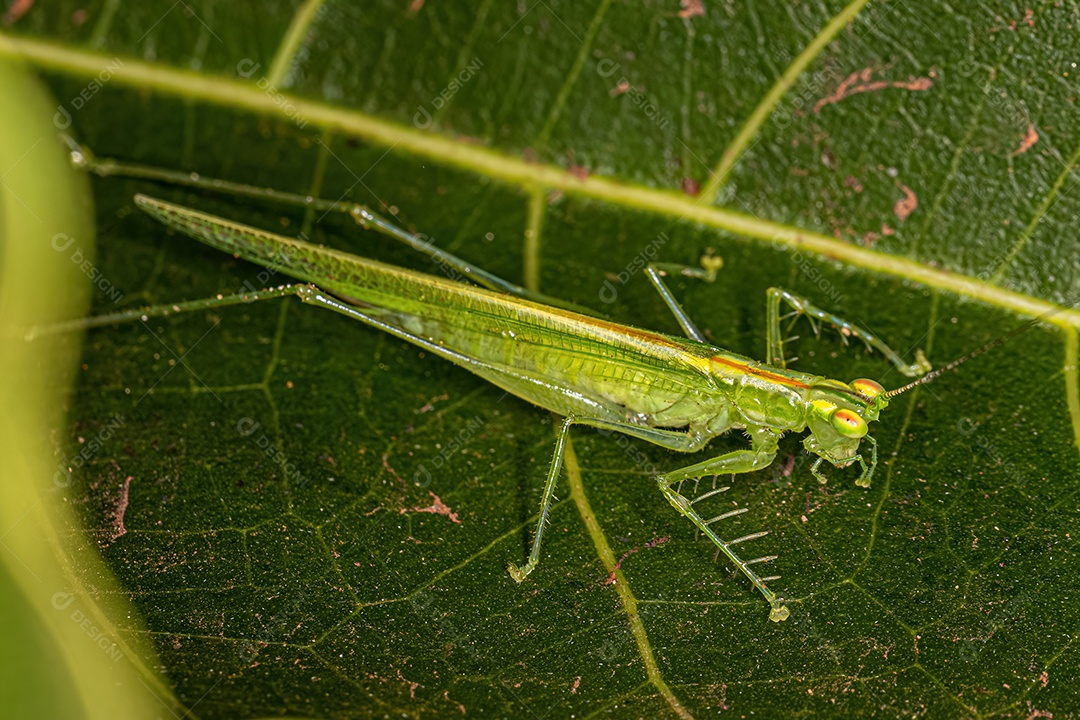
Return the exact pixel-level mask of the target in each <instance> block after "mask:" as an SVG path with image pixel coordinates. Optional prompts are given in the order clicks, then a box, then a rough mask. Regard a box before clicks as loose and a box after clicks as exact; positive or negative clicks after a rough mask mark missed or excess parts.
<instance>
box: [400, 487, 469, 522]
mask: <svg viewBox="0 0 1080 720" xmlns="http://www.w3.org/2000/svg"><path fill="white" fill-rule="evenodd" d="M428 495H430V496H431V505H428V506H427V507H414V508H412V509H409V508H402V509H401V511H400V512H401V514H402V515H404V514H405V513H407V512H421V513H432V514H434V515H445V516H446V517H448V518H450V522H454V523H457V524H458V525H460V524H461V520H459V519H458V514H457V513H456V512H454V511H453V510H451V509H450V506H449V505H447V504H446V503H444V502H443V501H442V499H441V498H440V497H439V496H438V495H436V494H435V493H433V492H431V491H430V490H428Z"/></svg>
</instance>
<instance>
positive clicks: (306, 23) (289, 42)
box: [266, 0, 326, 88]
mask: <svg viewBox="0 0 1080 720" xmlns="http://www.w3.org/2000/svg"><path fill="white" fill-rule="evenodd" d="M325 3H326V0H307V2H305V3H304V4H303V5H301V6H300V9H299V10H297V11H296V14H295V15H293V19H292V22H290V23H289V29H288V30H286V31H285V37H284V38H282V40H281V45H279V46H278V49H277V52H276V53H274V60H273V62H271V63H270V72H268V73H267V74H266V82H267V83H268V84H269V85H270V86H271V87H275V88H276V87H280V86H281V85H282V84H283V83H285V82H286V80H287V79H288V73H289V68H290V67H291V66H292V63H293V60H294V59H295V58H296V51H297V50H298V49H299V48H300V43H302V42H303V41H304V35H306V34H307V31H308V28H310V27H311V24H312V23H313V22H315V17H316V15H318V14H319V10H321V9H322V6H323V5H324V4H325Z"/></svg>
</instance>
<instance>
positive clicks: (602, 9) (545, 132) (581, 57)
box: [536, 0, 611, 147]
mask: <svg viewBox="0 0 1080 720" xmlns="http://www.w3.org/2000/svg"><path fill="white" fill-rule="evenodd" d="M610 6H611V0H601V2H600V6H599V7H597V8H596V14H595V15H593V19H592V22H590V23H589V29H588V30H586V31H585V39H583V40H582V41H581V47H580V48H579V49H578V54H577V57H576V58H575V59H574V64H573V65H572V66H571V67H570V72H569V73H567V75H566V82H564V83H563V85H562V87H561V88H559V94H558V95H556V96H555V102H554V104H553V105H552V106H551V111H550V112H549V113H548V118H547V122H545V123H544V127H543V129H542V130H540V134H539V135H537V136H536V144H537V146H538V147H543V146H544V145H546V144H547V141H548V137H549V136H550V135H551V130H552V128H554V127H555V123H556V122H558V120H559V115H561V114H562V109H563V107H564V106H565V105H566V100H567V98H569V97H570V91H571V90H573V88H574V84H575V83H576V82H577V79H578V76H579V75H581V69H582V68H583V67H585V60H586V59H587V58H588V57H589V50H591V49H592V44H593V40H594V39H595V38H596V33H597V32H599V30H600V26H601V25H602V24H603V22H604V15H606V14H607V9H608V8H609V7H610Z"/></svg>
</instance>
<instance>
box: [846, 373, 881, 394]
mask: <svg viewBox="0 0 1080 720" xmlns="http://www.w3.org/2000/svg"><path fill="white" fill-rule="evenodd" d="M851 387H852V388H853V389H854V390H855V392H857V393H859V394H860V395H865V396H866V397H868V398H876V397H877V396H878V395H880V394H881V393H883V392H885V388H883V387H881V386H880V385H878V384H877V383H876V382H874V381H873V380H867V379H866V378H859V379H858V380H856V381H854V382H853V383H851Z"/></svg>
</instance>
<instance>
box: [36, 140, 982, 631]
mask: <svg viewBox="0 0 1080 720" xmlns="http://www.w3.org/2000/svg"><path fill="white" fill-rule="evenodd" d="M71 150H72V158H73V162H75V164H76V165H78V166H81V167H84V168H86V169H88V170H90V171H92V172H95V173H97V174H99V175H126V176H135V177H142V178H146V179H152V180H156V181H163V182H169V183H177V184H184V185H194V186H197V187H200V188H205V189H208V190H211V191H218V192H227V193H234V194H240V195H246V196H250V197H255V198H261V199H266V200H270V201H275V202H285V203H293V204H298V205H302V206H306V207H313V208H316V209H321V210H326V211H340V212H345V213H347V214H349V215H351V216H352V217H353V218H354V219H355V220H356V222H357V223H358V224H359V225H361V226H362V227H363V228H366V229H374V230H376V231H378V232H380V233H382V234H385V235H388V236H390V237H392V238H394V239H396V240H398V241H402V242H405V243H406V244H408V245H410V246H411V247H413V248H415V249H416V250H418V251H420V252H423V253H425V254H427V255H429V256H430V257H432V258H433V259H435V260H436V261H437V262H439V263H440V265H442V266H443V267H449V268H453V270H454V274H455V275H457V277H458V279H449V278H446V277H436V276H433V275H428V274H424V273H420V272H416V271H413V270H407V269H404V268H399V267H396V266H392V265H387V264H384V263H380V262H376V261H373V260H369V259H365V258H361V257H358V256H355V255H351V254H348V253H345V252H342V251H339V250H333V249H329V248H325V247H322V246H318V245H313V244H310V243H306V242H303V241H300V240H295V239H291V238H286V237H283V236H280V235H276V234H273V233H270V232H266V231H263V230H259V229H256V228H252V227H248V226H245V225H241V224H239V223H236V222H233V221H230V220H227V219H223V218H220V217H215V216H213V215H208V214H205V213H202V212H199V211H196V210H193V209H191V208H188V207H185V206H181V205H176V204H172V203H168V202H164V201H162V200H157V199H154V198H151V197H147V196H145V195H137V196H136V197H135V203H136V205H137V206H138V207H140V208H141V209H142V210H144V211H145V212H147V213H149V214H150V215H151V216H153V217H154V218H156V219H158V220H160V221H161V222H163V223H164V224H166V225H168V226H170V227H172V228H175V229H177V230H179V231H180V232H182V233H184V234H186V235H189V236H191V237H193V238H195V239H198V240H200V241H202V242H204V243H206V244H208V245H210V246H212V247H215V248H217V249H219V250H222V251H224V252H227V253H230V254H232V255H234V256H237V257H241V258H244V259H246V260H249V261H252V262H255V263H258V264H260V265H263V266H265V267H267V268H269V269H272V270H274V271H276V272H281V273H283V274H285V275H288V276H290V277H292V278H295V279H297V280H300V281H302V282H301V283H300V284H295V285H284V286H280V287H276V288H270V289H266V290H253V291H251V292H244V293H238V294H232V295H218V296H215V297H212V298H207V299H202V300H194V301H186V302H179V303H176V304H169V305H157V306H152V307H147V308H140V309H135V310H130V311H124V312H118V313H113V314H110V315H103V316H98V317H92V318H87V319H82V320H75V321H71V322H68V323H64V324H63V325H61V326H51V327H49V328H39V329H36V330H35V331H34V332H58V331H71V330H76V329H85V328H90V327H98V326H103V325H108V324H113V323H118V322H124V321H130V320H138V319H142V320H146V319H148V318H150V317H165V316H169V315H173V314H176V313H181V312H188V311H192V310H200V309H209V308H218V307H223V306H227V305H235V304H240V303H249V302H252V301H255V300H265V299H271V298H280V297H287V296H297V297H299V298H300V299H301V300H303V301H304V302H306V303H310V304H313V305H316V306H318V307H323V308H326V309H328V310H333V311H335V312H337V313H340V314H342V315H345V316H346V317H349V318H352V319H355V320H359V321H360V322H362V323H365V324H367V325H370V326H372V327H375V328H378V329H379V330H382V331H384V332H387V333H389V334H390V335H393V336H395V337H397V338H400V339H402V340H405V341H408V342H410V343H413V344H415V345H417V346H419V347H421V348H423V349H425V350H426V351H428V352H431V353H432V354H435V355H438V356H440V357H442V358H445V359H447V360H449V361H450V362H453V363H455V364H457V365H460V366H461V367H464V368H466V369H467V370H469V371H471V372H473V373H475V374H476V375H478V376H480V377H482V378H484V379H486V380H488V381H490V382H492V383H494V384H495V385H497V386H499V387H501V388H503V389H505V390H506V391H508V392H510V393H512V394H514V395H516V396H518V397H520V398H523V399H525V400H527V401H529V402H531V403H533V404H535V405H538V406H540V407H541V408H545V409H547V410H550V411H552V412H554V413H556V414H558V415H560V416H562V417H563V418H564V419H563V421H562V424H561V427H560V429H559V433H558V437H557V440H556V445H555V452H554V455H553V457H552V460H551V464H550V466H549V469H548V473H547V478H546V482H545V485H544V491H543V495H542V499H541V503H540V513H539V518H538V520H537V523H536V530H535V533H534V535H533V541H532V546H531V550H530V553H529V557H528V561H527V562H526V564H525V565H524V566H520V567H519V566H518V565H516V564H513V563H511V564H510V565H509V572H510V574H511V576H512V577H513V578H514V580H516V581H518V582H521V581H523V580H524V579H525V578H526V577H527V576H528V575H529V574H530V573H531V572H533V570H534V569H535V568H536V567H537V564H538V562H539V559H540V547H541V539H542V537H543V532H544V528H545V525H546V524H547V519H548V515H549V512H550V509H551V506H552V500H553V497H554V492H555V487H556V484H557V481H558V479H559V475H560V472H561V470H562V462H563V453H564V450H565V447H566V443H567V438H568V436H569V432H570V429H571V427H572V426H574V425H585V426H591V427H594V428H599V429H601V430H604V431H615V432H620V433H625V434H626V435H628V436H631V437H634V438H638V439H640V440H645V441H648V442H650V443H654V444H656V445H659V446H661V447H663V448H667V449H670V450H676V451H680V452H687V453H691V452H697V451H699V450H702V449H704V448H705V447H706V445H708V444H709V442H710V441H711V440H712V439H713V438H715V437H717V436H719V435H722V434H724V433H726V432H728V431H729V430H733V429H741V430H743V431H744V432H745V434H746V435H747V436H748V437H749V443H750V447H749V448H748V449H742V450H735V451H732V452H725V453H723V454H720V455H718V456H716V457H713V458H711V459H709V460H705V461H703V462H698V463H694V464H692V465H688V466H686V467H682V468H678V469H674V470H671V471H668V472H664V473H662V474H660V475H658V476H657V477H656V482H657V484H658V486H659V489H660V492H661V493H662V494H663V495H664V497H665V498H666V499H667V500H668V501H669V502H670V504H671V505H672V506H673V507H674V508H675V509H676V510H678V512H679V513H681V514H682V515H683V516H685V517H686V518H688V519H689V520H690V521H691V522H692V523H693V524H694V526H695V527H696V528H697V529H698V530H699V531H700V532H701V533H702V534H704V535H705V536H706V537H707V538H709V540H710V541H712V542H713V543H714V544H715V545H716V547H717V548H718V549H719V552H721V553H723V554H724V555H725V556H726V557H727V558H728V560H729V561H730V562H731V563H732V564H733V565H735V567H736V568H737V569H738V570H739V571H740V572H741V573H742V575H744V576H745V577H746V578H747V579H748V580H749V581H750V582H751V583H752V584H753V585H754V587H756V588H757V589H758V591H760V593H761V594H762V595H763V596H764V597H765V599H766V600H767V601H768V603H769V605H770V608H771V611H770V618H771V619H772V620H774V621H777V622H779V621H781V620H784V619H786V618H787V617H788V614H789V612H788V609H787V607H786V605H785V602H784V600H783V598H781V597H780V596H778V595H777V594H776V593H775V592H774V591H773V590H772V589H771V588H770V587H769V586H768V583H770V582H771V581H773V580H775V579H777V578H776V577H766V576H762V575H759V574H758V571H757V568H758V567H760V566H761V565H762V564H763V563H768V562H771V561H773V560H775V559H776V556H763V557H750V556H748V557H750V559H747V560H744V559H743V556H742V548H741V547H738V546H740V545H741V544H742V543H745V542H749V541H752V540H755V539H757V538H760V537H762V536H764V535H766V534H767V532H764V531H763V532H756V533H752V534H749V535H744V536H742V537H736V538H728V539H725V538H724V536H723V535H722V534H721V532H720V531H718V529H717V528H718V527H719V525H720V523H722V521H723V520H724V519H726V518H729V517H733V516H735V515H739V514H742V513H744V512H746V511H747V508H741V509H736V510H730V511H727V512H724V513H722V514H719V515H716V516H715V517H711V518H710V517H708V513H705V514H699V508H701V507H702V504H703V503H704V502H705V501H706V500H708V499H709V498H712V497H714V496H716V495H718V494H719V493H721V492H723V491H725V490H727V489H729V488H727V487H720V488H715V487H714V489H712V490H710V491H707V492H705V493H703V494H701V495H699V496H697V497H693V498H691V497H688V496H686V495H683V494H682V485H683V483H684V482H685V481H687V480H693V481H697V480H699V479H700V478H703V477H709V476H717V475H729V474H730V475H735V474H739V473H748V472H752V471H755V470H761V469H762V468H765V467H767V466H768V465H770V464H771V463H772V462H773V460H774V459H775V457H776V454H777V443H778V440H779V439H780V437H781V435H783V434H784V433H787V432H796V433H798V432H804V431H809V434H808V435H807V436H806V437H805V439H804V441H803V445H804V447H805V449H806V450H807V451H808V452H809V453H811V454H813V455H816V456H817V457H816V460H815V462H814V463H813V465H812V467H811V471H812V473H813V475H814V476H815V477H817V478H818V479H819V480H820V481H821V482H825V477H824V475H823V474H822V473H821V470H820V466H821V464H822V463H824V462H828V463H830V464H832V465H833V466H835V467H839V468H843V467H848V466H850V465H852V464H855V463H857V464H858V467H859V470H860V472H859V475H858V478H857V479H856V480H855V482H856V484H857V485H859V486H862V487H869V485H870V480H871V478H872V476H873V474H874V470H875V467H876V465H877V444H876V442H875V441H874V439H873V438H872V437H871V436H870V435H869V434H868V423H871V422H873V421H875V420H877V419H878V417H879V414H880V412H881V411H882V410H884V409H885V407H886V406H887V405H888V402H889V398H890V397H891V396H893V395H895V394H896V393H897V392H898V391H892V392H886V391H885V390H884V389H883V388H882V386H881V385H879V384H878V383H877V382H875V381H873V380H867V379H859V380H855V381H853V382H851V383H844V382H840V381H838V380H832V379H829V378H825V377H820V376H817V375H812V374H809V373H802V372H797V371H794V370H791V369H789V368H787V362H786V360H785V356H784V342H785V340H784V338H783V337H782V328H781V322H782V320H783V319H784V316H783V315H782V307H783V306H785V305H786V306H789V307H790V308H791V309H792V313H791V314H792V315H805V316H807V317H808V318H809V319H810V321H811V322H812V323H815V322H816V323H820V324H823V325H829V326H832V327H834V328H836V329H838V330H839V331H840V332H841V334H842V335H843V336H844V338H845V339H847V338H851V337H853V338H857V339H859V340H861V341H862V342H864V343H865V344H866V346H867V347H868V348H873V349H875V350H878V351H880V352H881V353H882V354H883V355H884V356H885V357H886V358H887V359H888V360H889V361H890V362H891V363H892V364H893V365H894V366H895V367H896V368H897V369H898V370H899V371H900V372H901V373H903V374H905V375H907V376H909V377H918V376H923V378H924V379H926V378H927V377H928V376H926V373H927V372H928V371H929V367H930V366H929V363H928V362H927V361H926V359H925V358H924V357H923V356H922V354H921V352H920V353H918V354H917V359H916V361H915V362H914V363H910V364H909V363H906V362H905V361H904V360H903V359H902V358H901V357H900V355H899V354H898V353H896V352H894V351H893V350H892V349H891V348H889V347H888V346H887V345H886V344H885V343H883V342H882V341H881V340H880V339H879V338H878V337H877V336H876V335H873V334H871V333H870V332H868V331H867V330H865V329H863V328H860V327H858V326H856V325H854V324H852V323H850V322H847V321H845V320H843V319H841V318H838V317H836V316H834V315H832V314H831V313H828V312H826V311H824V310H822V309H820V308H818V307H817V306H815V305H813V304H812V303H811V302H810V301H808V300H807V299H805V298H802V297H800V296H797V295H794V294H792V293H789V292H787V291H784V290H781V289H777V288H771V289H769V291H768V293H767V310H768V318H767V322H768V327H767V333H766V337H767V348H766V351H767V355H766V358H767V362H757V361H754V360H752V359H750V358H747V357H743V356H740V355H737V354H734V353H731V352H728V351H726V350H722V349H720V348H716V347H713V346H711V345H710V344H708V343H707V342H706V340H705V336H704V335H703V334H702V333H701V332H700V331H699V330H698V329H697V327H696V326H695V324H694V322H693V321H692V320H691V319H690V317H689V316H688V315H687V313H686V312H685V311H684V310H683V308H682V307H681V306H680V305H679V303H678V302H677V301H676V300H675V299H674V296H673V295H672V294H671V293H670V292H669V291H668V288H667V287H666V285H665V280H664V278H665V277H666V276H667V275H670V274H672V273H681V274H684V275H688V276H692V277H699V278H703V279H705V280H713V279H714V277H715V276H716V272H717V269H718V268H717V265H718V263H716V262H705V263H703V267H701V268H684V267H682V266H674V265H654V266H650V267H648V268H647V269H646V270H645V275H646V276H647V277H648V279H649V280H650V281H651V282H652V284H653V285H654V286H655V287H656V289H657V290H658V291H659V292H660V295H661V297H662V298H663V299H664V302H665V304H666V305H667V307H668V308H669V309H670V310H671V311H672V313H673V314H674V315H675V318H676V320H677V321H678V323H679V324H680V325H681V326H682V328H683V330H684V331H685V333H686V335H687V336H688V337H687V338H681V337H675V336H670V335H665V334H663V333H659V332H652V331H646V330H641V329H638V328H634V327H630V326H627V325H621V324H617V323H614V322H610V321H608V320H605V319H602V318H599V317H596V316H594V315H592V314H588V311H579V310H578V309H577V308H576V307H575V306H573V305H571V304H569V303H565V302H561V301H557V300H553V299H551V298H548V297H546V296H543V295H540V294H539V293H536V292H532V291H529V290H526V289H525V288H521V287H519V286H517V285H514V284H512V283H509V282H506V281H504V280H502V279H500V278H498V277H495V276H494V275H491V274H489V273H486V272H484V271H482V270H480V269H478V268H476V267H475V266H473V265H471V264H470V263H467V262H465V261H463V260H461V259H459V258H457V257H455V256H453V255H450V254H449V253H446V252H443V251H440V250H438V249H436V248H434V247H433V246H432V245H431V244H430V243H427V242H425V241H423V240H421V239H419V238H417V237H416V236H414V235H413V234H411V233H409V232H407V231H406V230H404V229H402V228H400V227H399V226H397V225H395V224H394V223H392V222H390V221H388V220H387V219H385V218H383V217H381V216H379V215H378V214H376V213H375V212H373V211H371V210H370V209H368V208H367V207H364V206H361V205H356V204H352V203H347V202H329V201H323V200H318V199H312V198H309V197H304V196H301V195H293V194H289V193H281V192H275V191H270V190H265V189H261V188H254V187H250V186H245V185H238V184H235V183H229V182H224V181H217V180H210V179H205V178H199V177H198V176H193V175H185V174H183V173H179V172H173V171H168V170H159V169H154V168H147V167H144V166H138V165H128V164H123V163H118V162H115V161H107V160H97V159H95V158H93V156H92V155H90V154H89V152H88V151H86V150H85V149H84V148H81V147H79V146H78V145H75V144H73V143H72V146H71ZM817 329H818V327H817V326H815V331H816V330H817ZM965 359H966V358H965ZM936 374H937V373H936V372H935V373H932V375H936ZM903 389H906V388H902V389H901V390H903ZM864 441H865V442H866V443H867V445H868V448H864V447H863V446H862V443H863V442H864ZM866 450H868V452H866ZM695 485H696V483H695ZM695 492H696V491H695Z"/></svg>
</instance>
